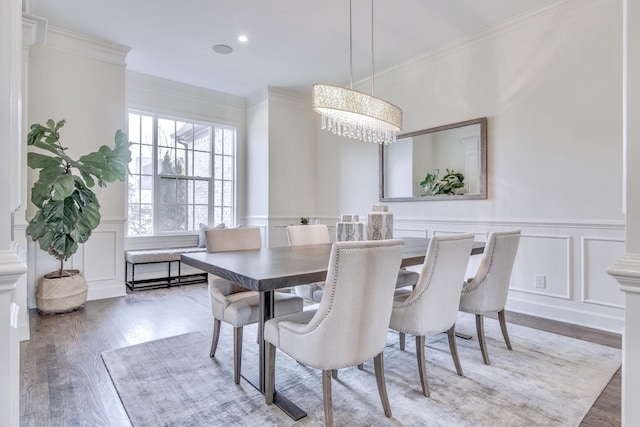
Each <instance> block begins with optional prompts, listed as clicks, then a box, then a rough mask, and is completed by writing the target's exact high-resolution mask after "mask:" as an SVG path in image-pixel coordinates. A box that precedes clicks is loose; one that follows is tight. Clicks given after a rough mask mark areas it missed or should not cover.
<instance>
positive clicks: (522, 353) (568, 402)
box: [102, 313, 621, 427]
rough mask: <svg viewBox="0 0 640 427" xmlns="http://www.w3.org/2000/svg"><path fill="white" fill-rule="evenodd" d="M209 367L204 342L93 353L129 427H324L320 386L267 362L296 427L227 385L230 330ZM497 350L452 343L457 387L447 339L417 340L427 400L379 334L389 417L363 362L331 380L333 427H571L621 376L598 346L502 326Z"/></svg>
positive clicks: (280, 360)
mask: <svg viewBox="0 0 640 427" xmlns="http://www.w3.org/2000/svg"><path fill="white" fill-rule="evenodd" d="M224 326H225V325H223V328H222V333H221V336H220V341H219V343H220V344H219V348H218V352H217V354H216V358H215V359H211V358H209V355H208V354H209V346H210V342H211V341H210V339H211V336H210V332H208V331H200V332H192V333H188V334H184V335H179V336H175V337H170V338H165V339H161V340H157V341H151V342H147V343H143V344H137V345H133V346H129V347H124V348H121V349H116V350H111V351H107V352H104V353H103V354H102V358H103V360H104V363H105V365H106V367H107V369H108V371H109V374H110V375H111V379H112V381H113V384H114V385H115V388H116V390H117V391H118V394H119V395H120V399H121V400H122V403H123V405H124V407H125V410H126V412H127V414H128V415H129V418H130V420H131V423H132V424H133V425H134V426H291V425H300V426H307V425H313V426H315V425H323V423H324V412H323V406H322V380H321V373H320V371H318V370H314V369H310V368H307V367H305V366H303V365H300V364H298V363H296V362H295V361H293V360H292V359H291V358H289V357H288V356H286V355H284V354H283V353H280V352H278V354H277V359H276V386H277V389H278V390H279V391H280V392H281V393H283V394H284V395H285V396H287V397H288V398H289V399H291V400H292V401H294V402H295V403H296V404H297V405H298V406H300V407H301V408H302V409H303V410H305V411H306V412H307V414H308V415H307V417H305V418H303V419H301V420H300V421H298V422H295V421H293V420H291V419H290V418H288V417H287V416H286V415H285V414H284V413H283V412H282V411H281V410H280V409H279V408H277V407H276V406H273V405H272V406H266V405H265V403H264V397H263V396H262V395H260V393H258V392H257V391H256V390H255V389H254V388H253V387H252V386H251V385H250V384H249V383H248V382H246V381H244V380H241V382H240V384H239V385H236V384H234V382H233V353H232V336H231V328H224ZM245 329H246V330H245V334H244V336H245V340H244V349H243V372H247V371H251V368H254V366H255V365H256V361H257V357H258V356H257V350H258V349H257V345H255V342H256V341H255V329H251V328H245ZM457 329H458V331H460V332H465V333H468V334H472V335H475V324H474V318H473V316H469V315H467V314H464V313H461V315H460V317H459V319H458V323H457ZM508 329H509V334H510V337H511V342H512V344H513V351H509V350H507V349H506V347H505V344H504V341H503V339H502V335H501V333H500V328H499V325H498V322H497V321H496V320H493V319H486V320H485V333H486V336H487V343H488V350H489V357H490V358H491V365H490V366H487V365H484V364H483V363H482V356H481V354H480V350H479V348H478V342H477V340H476V339H475V337H474V338H472V339H470V340H464V339H457V343H458V351H459V354H460V360H461V363H462V368H463V370H464V376H463V377H459V376H458V375H456V373H455V368H454V366H453V362H452V360H451V356H450V353H449V346H448V343H447V337H446V334H439V335H436V336H432V337H428V338H427V348H426V358H427V375H428V378H429V386H430V389H431V397H430V398H426V397H424V396H422V394H421V389H420V382H419V379H418V374H417V363H416V357H415V341H414V340H412V339H411V338H410V337H407V346H406V350H405V351H401V350H400V349H399V344H398V335H397V334H395V333H392V332H390V333H389V335H388V339H387V347H386V349H385V353H384V364H385V374H386V380H387V391H388V394H389V400H390V403H391V409H392V412H393V416H392V418H386V417H385V416H384V413H383V410H382V406H381V404H380V399H379V396H378V391H377V388H376V381H375V376H374V372H373V362H367V363H366V364H365V369H364V370H358V369H357V368H349V369H342V370H340V371H339V378H338V380H335V381H333V410H334V421H335V424H336V425H338V426H340V425H344V426H447V427H451V426H474V427H477V426H492V427H495V426H509V427H514V426H534V425H535V426H554V427H555V426H577V425H579V424H580V422H581V420H582V419H583V418H584V416H585V415H586V414H587V412H588V411H589V409H590V408H591V406H592V405H593V403H594V401H595V400H596V399H597V397H598V396H599V394H600V392H601V391H602V390H603V388H604V387H605V386H606V385H607V383H608V382H609V380H610V379H611V377H612V376H613V375H614V373H615V372H616V370H617V369H618V368H619V367H620V360H621V352H620V350H617V349H613V348H610V347H606V346H601V345H597V344H592V343H588V342H585V341H581V340H577V339H572V338H567V337H563V336H560V335H556V334H552V333H548V332H543V331H538V330H535V329H531V328H526V327H523V326H518V325H513V324H509V325H508Z"/></svg>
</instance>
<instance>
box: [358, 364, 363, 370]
mask: <svg viewBox="0 0 640 427" xmlns="http://www.w3.org/2000/svg"><path fill="white" fill-rule="evenodd" d="M358 369H360V370H361V371H362V370H364V363H361V364H359V365H358Z"/></svg>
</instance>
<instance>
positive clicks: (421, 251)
mask: <svg viewBox="0 0 640 427" xmlns="http://www.w3.org/2000/svg"><path fill="white" fill-rule="evenodd" d="M402 240H404V249H403V255H402V262H401V267H410V266H414V265H420V264H422V263H423V262H424V258H425V255H426V252H427V247H428V246H429V239H428V238H422V237H403V238H402ZM332 245H333V244H332V243H326V244H319V245H302V246H278V247H266V248H261V249H254V250H243V251H231V252H215V253H208V252H195V253H184V254H182V256H181V262H183V263H184V264H187V265H190V266H192V267H196V268H198V269H200V270H202V271H205V272H207V273H211V274H215V275H216V276H219V277H222V278H224V279H227V280H230V281H232V282H234V283H237V284H238V285H240V286H242V287H244V288H246V289H249V290H253V291H258V292H259V293H260V298H259V304H260V306H259V310H260V316H259V320H258V322H259V325H258V343H259V363H258V378H257V379H255V378H250V377H249V376H245V373H243V374H242V376H243V378H244V379H245V380H247V381H248V382H249V383H250V384H251V385H253V386H254V387H255V388H256V389H257V390H258V391H260V392H261V393H262V394H264V392H265V377H264V375H265V367H266V344H265V342H264V339H263V331H264V324H265V322H266V321H268V320H269V319H272V318H273V313H274V296H273V292H274V291H276V290H278V289H284V288H290V287H292V286H296V285H303V284H307V283H313V282H321V281H324V280H325V279H326V277H327V270H328V265H329V257H330V254H331V247H332ZM483 250H484V243H483V242H474V246H473V248H472V251H471V254H472V255H476V254H481V253H482V252H483ZM273 402H274V403H275V404H276V405H277V406H278V407H279V408H281V409H282V410H283V411H284V412H285V413H286V414H287V415H289V416H290V417H291V418H292V419H294V420H299V419H301V418H303V417H305V416H306V415H307V414H306V412H305V411H303V410H302V409H301V408H299V407H298V406H297V405H295V403H293V402H292V401H291V400H289V399H288V398H286V397H285V396H284V395H282V393H279V392H278V391H277V390H276V392H275V395H274V399H273Z"/></svg>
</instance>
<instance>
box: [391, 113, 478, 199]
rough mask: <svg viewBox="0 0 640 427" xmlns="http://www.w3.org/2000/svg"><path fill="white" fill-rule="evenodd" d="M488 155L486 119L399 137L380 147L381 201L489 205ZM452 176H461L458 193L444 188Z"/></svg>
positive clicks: (452, 189)
mask: <svg viewBox="0 0 640 427" xmlns="http://www.w3.org/2000/svg"><path fill="white" fill-rule="evenodd" d="M486 151H487V118H486V117H482V118H479V119H474V120H467V121H464V122H459V123H453V124H450V125H445V126H439V127H436V128H431V129H423V130H419V131H415V132H411V133H406V134H403V135H398V139H397V142H396V143H395V144H388V145H381V146H380V200H381V201H407V200H465V199H486V198H487V180H486V168H487V153H486ZM438 172H439V173H438ZM448 172H450V173H452V174H453V173H454V174H462V176H463V177H464V179H463V180H462V184H461V186H460V188H455V187H456V186H457V184H456V185H454V186H453V187H454V188H449V187H447V186H445V184H446V182H447V181H446V180H445V176H446V175H447V173H448ZM429 174H430V175H431V177H429ZM434 175H437V177H436V178H435V180H434V183H433V184H432V185H431V186H429V185H428V183H427V182H425V181H430V179H432V178H433V176H434ZM458 176H460V175H458ZM453 181H455V182H457V181H458V180H457V179H453ZM421 183H422V184H423V185H421ZM445 193H448V194H445Z"/></svg>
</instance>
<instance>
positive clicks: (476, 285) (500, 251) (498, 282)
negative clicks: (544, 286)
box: [465, 230, 521, 312]
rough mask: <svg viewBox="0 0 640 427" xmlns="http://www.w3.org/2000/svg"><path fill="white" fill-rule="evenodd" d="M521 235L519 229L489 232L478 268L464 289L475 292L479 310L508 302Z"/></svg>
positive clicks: (476, 306) (496, 307)
mask: <svg viewBox="0 0 640 427" xmlns="http://www.w3.org/2000/svg"><path fill="white" fill-rule="evenodd" d="M520 235H521V232H520V230H513V231H494V232H491V233H489V236H488V237H487V244H486V245H485V248H484V252H483V253H482V259H481V260H480V265H479V266H478V271H477V273H476V274H475V276H474V277H473V279H471V281H470V282H469V284H468V285H467V287H466V288H467V289H468V290H465V292H467V293H469V292H473V293H474V294H475V295H474V296H473V300H474V306H475V309H476V310H477V311H479V312H493V311H500V310H502V309H503V308H504V306H505V305H506V303H507V296H508V293H509V282H510V281H511V272H512V271H513V263H514V261H515V259H516V252H517V251H518V244H519V243H520Z"/></svg>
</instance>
